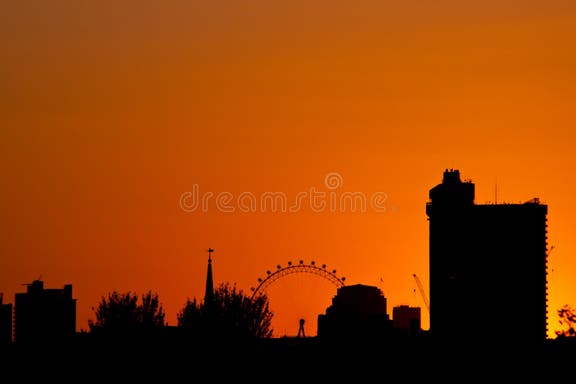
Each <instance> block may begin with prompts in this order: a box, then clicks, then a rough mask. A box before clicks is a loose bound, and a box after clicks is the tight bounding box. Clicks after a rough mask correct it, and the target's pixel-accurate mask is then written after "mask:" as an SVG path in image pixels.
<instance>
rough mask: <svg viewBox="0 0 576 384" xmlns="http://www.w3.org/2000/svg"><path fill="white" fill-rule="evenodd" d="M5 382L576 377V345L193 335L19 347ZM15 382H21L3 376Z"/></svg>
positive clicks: (6, 356) (3, 361)
mask: <svg viewBox="0 0 576 384" xmlns="http://www.w3.org/2000/svg"><path fill="white" fill-rule="evenodd" d="M0 367H1V368H2V369H1V372H2V373H1V375H2V376H0V382H6V383H8V382H14V383H16V382H42V381H45V382H51V383H52V382H58V383H63V382H75V383H84V382H91V383H92V382H94V383H114V382H130V383H134V382H141V381H145V382H153V381H158V382H160V383H166V382H173V381H178V382H209V381H212V382H220V381H227V382H230V381H233V382H242V383H251V382H255V381H256V382H260V381H262V382H263V381H267V382H270V381H272V382H282V383H284V382H326V381H329V380H330V381H332V380H336V381H338V382H341V381H343V380H348V381H351V382H354V383H357V382H368V381H370V382H392V381H409V382H413V381H414V382H415V381H420V380H430V379H434V380H435V381H437V380H441V381H444V382H446V381H449V382H459V383H468V382H474V383H476V382H502V381H506V382H512V383H516V382H522V381H528V380H529V381H530V382H532V381H533V380H542V378H544V379H545V382H552V381H555V379H565V380H568V382H571V381H573V380H572V379H573V378H574V377H576V342H572V340H558V339H556V340H549V341H547V342H545V343H542V344H541V345H518V344H514V345H512V344H507V343H475V344H473V343H470V342H465V341H464V340H458V341H452V342H450V343H448V342H443V341H435V340H433V339H431V338H429V337H412V338H402V339H397V340H396V339H390V340H376V339H374V340H361V341H359V340H348V341H345V342H344V341H341V340H340V341H339V340H321V339H318V338H316V337H310V338H278V339H267V340H256V341H250V342H248V341H242V342H240V341H230V340H197V339H187V338H162V339H153V338H152V339H131V340H127V339H125V340H94V339H91V338H90V337H88V336H84V337H79V338H78V339H76V340H74V341H72V342H68V343H60V344H59V345H54V344H51V345H44V346H39V345H36V346H30V345H28V346H16V345H12V346H11V347H10V348H8V349H5V350H4V351H3V352H2V353H1V354H0ZM2 377H13V378H14V379H13V380H2Z"/></svg>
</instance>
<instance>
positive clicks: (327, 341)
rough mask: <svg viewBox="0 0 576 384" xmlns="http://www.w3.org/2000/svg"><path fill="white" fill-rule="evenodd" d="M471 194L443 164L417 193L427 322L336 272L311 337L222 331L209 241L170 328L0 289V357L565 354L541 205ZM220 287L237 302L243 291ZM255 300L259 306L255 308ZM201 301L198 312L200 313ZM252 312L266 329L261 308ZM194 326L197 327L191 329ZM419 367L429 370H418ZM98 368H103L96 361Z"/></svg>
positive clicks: (393, 361) (558, 357) (257, 362)
mask: <svg viewBox="0 0 576 384" xmlns="http://www.w3.org/2000/svg"><path fill="white" fill-rule="evenodd" d="M474 193H475V191H474V184H473V183H472V182H471V181H463V180H461V178H460V172H459V171H458V170H453V169H450V170H448V169H447V170H445V172H444V174H443V179H442V182H441V183H440V184H438V185H436V186H434V187H433V188H431V189H430V191H429V197H430V200H429V202H427V203H426V215H427V216H428V220H429V240H430V247H429V268H430V269H429V271H430V287H429V288H430V289H429V292H430V294H429V303H428V302H427V306H428V304H429V308H427V310H428V309H429V311H430V329H429V330H423V329H421V309H420V308H419V307H410V306H407V305H399V306H397V307H394V308H393V311H392V315H393V316H392V317H390V315H389V313H388V307H387V298H386V297H385V296H384V295H383V293H382V291H381V290H380V289H379V288H377V287H374V286H370V285H364V284H356V285H345V284H343V281H341V282H340V284H341V286H340V287H339V288H338V289H337V293H336V295H335V296H334V297H333V299H332V303H331V305H330V306H328V307H327V308H326V309H325V313H321V314H319V315H318V333H317V335H316V336H306V335H305V332H304V321H303V320H300V324H299V325H300V327H299V331H298V336H297V337H279V338H274V337H269V335H270V334H269V333H267V332H266V330H264V331H265V332H264V333H263V334H264V335H266V336H265V337H249V335H248V336H246V334H240V333H234V332H229V333H222V332H220V329H219V328H218V327H217V326H215V325H214V324H215V323H214V324H212V322H216V320H215V319H217V317H218V315H217V311H218V308H217V307H218V305H217V304H218V303H220V306H222V302H221V301H219V300H220V297H219V295H218V294H219V291H218V290H217V289H216V288H215V285H214V281H213V273H212V253H213V252H214V250H213V249H212V248H209V249H208V265H207V275H206V291H205V296H204V302H203V303H196V301H194V302H189V303H188V306H187V309H188V310H189V311H188V312H186V313H184V312H183V313H182V315H181V317H180V319H181V320H182V324H181V325H178V326H167V325H164V324H163V314H161V313H160V315H161V316H159V317H156V318H155V320H153V319H152V318H151V317H150V319H152V320H150V321H149V322H148V323H147V324H149V326H145V327H141V328H139V329H138V332H132V333H130V335H127V334H123V333H122V332H124V331H126V332H128V331H129V330H130V329H131V328H121V327H120V328H117V330H118V329H119V330H120V331H121V332H116V333H114V334H111V333H106V332H96V330H97V329H99V328H98V327H96V325H97V324H94V325H95V328H94V330H93V331H90V332H85V331H83V332H76V331H75V328H76V299H75V298H73V296H72V285H70V284H68V285H65V286H64V287H63V288H62V289H46V288H45V287H44V282H43V281H41V280H35V281H33V282H32V283H30V284H28V285H27V289H26V292H22V293H17V294H16V296H15V302H14V305H12V304H9V303H4V301H3V299H4V298H3V297H2V296H1V295H0V338H1V339H0V349H1V350H0V352H1V354H0V357H1V360H0V361H2V362H9V364H12V365H11V366H25V365H30V366H34V364H37V363H38V361H49V362H50V364H52V365H54V366H56V367H57V366H58V364H61V363H62V362H64V363H65V364H71V363H74V364H76V366H77V368H78V369H81V368H85V369H86V370H92V372H93V373H94V368H95V367H100V369H102V367H105V368H106V369H108V368H109V366H113V365H114V364H115V363H116V362H118V361H122V360H123V359H127V358H128V359H136V360H137V361H139V362H140V363H141V364H143V365H144V366H146V364H150V365H151V366H154V367H156V369H161V370H166V369H171V370H172V371H177V372H182V371H184V370H186V369H196V370H197V369H203V368H205V367H207V366H212V367H214V366H218V367H222V370H223V371H221V372H220V373H221V374H223V373H231V372H230V371H226V369H228V367H231V366H232V365H234V366H236V367H243V368H242V370H240V371H234V372H235V373H234V375H235V377H236V378H239V377H242V376H245V377H246V378H249V377H254V375H256V374H257V373H258V372H263V370H265V369H276V370H283V369H285V368H286V367H287V366H295V365H298V364H300V365H301V364H303V363H305V362H308V364H310V366H309V367H308V369H312V370H313V371H314V372H316V373H317V374H319V377H324V378H326V377H329V376H331V377H342V376H341V375H342V374H344V373H346V374H356V375H361V374H362V373H366V374H368V373H370V374H376V373H381V372H382V370H383V371H385V372H387V373H392V372H397V373H398V372H402V371H400V370H403V369H411V371H410V372H409V374H410V375H416V374H418V373H419V372H420V373H422V374H424V373H425V375H426V377H430V375H432V374H433V373H434V372H436V373H437V374H438V375H439V376H440V375H442V374H448V373H449V374H454V372H455V371H454V369H455V368H454V367H458V368H460V369H463V368H467V369H470V370H471V371H469V372H475V374H482V373H486V372H494V370H495V369H500V370H502V369H505V368H508V371H507V372H509V373H512V374H515V375H519V374H520V373H522V372H525V373H527V372H528V371H530V370H527V367H532V368H534V367H538V368H540V369H541V370H542V372H543V371H545V370H546V369H549V367H551V366H552V365H553V364H559V365H561V364H563V362H565V361H569V359H571V358H573V357H574V353H575V351H576V348H575V347H574V345H575V343H574V342H572V339H571V338H566V337H559V338H557V339H552V340H551V339H548V338H547V336H546V335H547V331H548V328H547V327H548V324H547V318H548V312H547V311H548V307H547V253H548V249H547V225H546V220H547V206H546V205H544V204H541V203H540V201H539V200H538V199H533V200H530V201H526V202H525V203H520V204H497V203H496V202H494V203H493V204H476V203H475V202H474ZM414 277H415V278H416V279H417V276H414ZM417 282H418V283H419V284H420V281H419V280H417ZM224 288H226V290H225V292H226V293H227V294H230V293H231V295H232V296H234V295H237V296H238V297H239V298H240V299H242V300H244V302H246V300H247V301H248V304H249V303H250V301H251V300H254V298H253V297H248V296H246V297H242V296H241V295H238V293H237V292H235V291H234V290H230V287H228V286H225V287H224ZM419 288H421V287H419ZM519 292H521V294H519ZM264 298H265V296H264ZM153 299H154V297H151V296H148V301H147V305H148V310H149V311H150V308H152V309H151V312H154V311H157V310H159V308H157V306H156V307H154V306H151V303H154V301H153ZM134 300H136V298H134ZM242 300H240V301H242ZM104 302H105V301H104ZM263 304H264V307H260V309H262V308H264V309H266V306H265V304H266V302H263ZM156 305H157V304H156ZM135 308H136V307H135ZM238 308H240V310H242V308H245V307H242V306H239V307H238ZM202 311H205V314H207V316H205V317H202V316H200V312H202ZM136 312H137V311H136ZM136 312H135V313H136ZM261 312H262V311H261ZM261 312H259V315H262V313H261ZM264 312H265V311H264ZM142 313H143V312H140V313H139V314H140V315H141V317H140V319H142V316H143V315H142ZM108 315H110V316H114V315H115V314H114V313H112V314H108ZM152 315H154V313H152ZM254 316H258V315H254ZM144 317H146V314H145V313H144ZM244 317H246V316H244ZM248 317H249V316H248ZM198 319H202V322H201V321H200V320H198ZM206 319H208V320H206ZM262 319H264V321H263V322H262V323H261V324H264V325H263V327H266V326H267V324H268V323H266V321H267V320H269V318H266V317H265V316H264V317H263V318H262ZM250 320H251V318H248V320H247V323H249V322H250ZM234 321H236V320H234ZM206 322H208V323H209V324H208V326H205V325H206V324H205V323H206ZM143 323H145V322H143ZM183 324H187V326H184V325H183ZM198 324H203V325H202V326H203V327H204V328H201V329H200V328H198V329H195V327H200V325H198ZM12 325H13V327H12ZM102 329H104V328H102ZM199 329H200V330H199ZM320 361H322V362H323V363H322V364H323V365H322V364H320ZM432 362H434V364H432ZM530 364H534V365H530ZM424 367H427V369H428V368H434V370H426V372H421V371H420V369H423V368H424ZM117 368H118V367H117ZM120 368H121V367H120ZM124 369H126V367H125V366H124ZM98 372H99V373H100V374H102V377H105V376H106V374H105V373H104V372H107V371H102V370H100V371H98ZM98 372H96V374H97V373H98ZM500 372H501V371H500ZM530 372H533V371H530ZM404 374H406V372H404ZM142 375H143V377H146V376H145V373H142ZM468 379H469V378H467V379H466V380H468Z"/></svg>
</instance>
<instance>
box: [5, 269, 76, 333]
mask: <svg viewBox="0 0 576 384" xmlns="http://www.w3.org/2000/svg"><path fill="white" fill-rule="evenodd" d="M75 334H76V299H74V298H73V297H72V285H71V284H66V285H64V288H62V289H44V282H43V281H41V280H34V281H33V282H32V283H31V284H28V285H27V289H26V292H21V293H16V295H15V301H14V342H15V343H16V344H39V343H44V342H47V341H49V342H55V341H58V342H62V341H66V340H69V339H71V338H72V337H73V336H74V335H75Z"/></svg>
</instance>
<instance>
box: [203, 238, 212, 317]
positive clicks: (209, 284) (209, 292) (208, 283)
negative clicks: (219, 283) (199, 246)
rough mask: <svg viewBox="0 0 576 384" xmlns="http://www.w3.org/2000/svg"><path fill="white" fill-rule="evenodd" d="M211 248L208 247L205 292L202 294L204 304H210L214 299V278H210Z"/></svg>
mask: <svg viewBox="0 0 576 384" xmlns="http://www.w3.org/2000/svg"><path fill="white" fill-rule="evenodd" d="M212 252H214V250H213V249H212V248H208V273H207V274H206V293H205V294H204V305H207V306H208V305H212V302H213V301H214V280H213V278H212Z"/></svg>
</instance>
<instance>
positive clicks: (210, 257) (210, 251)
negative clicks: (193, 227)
mask: <svg viewBox="0 0 576 384" xmlns="http://www.w3.org/2000/svg"><path fill="white" fill-rule="evenodd" d="M212 252H214V250H213V249H212V248H208V261H209V262H211V261H212Z"/></svg>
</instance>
